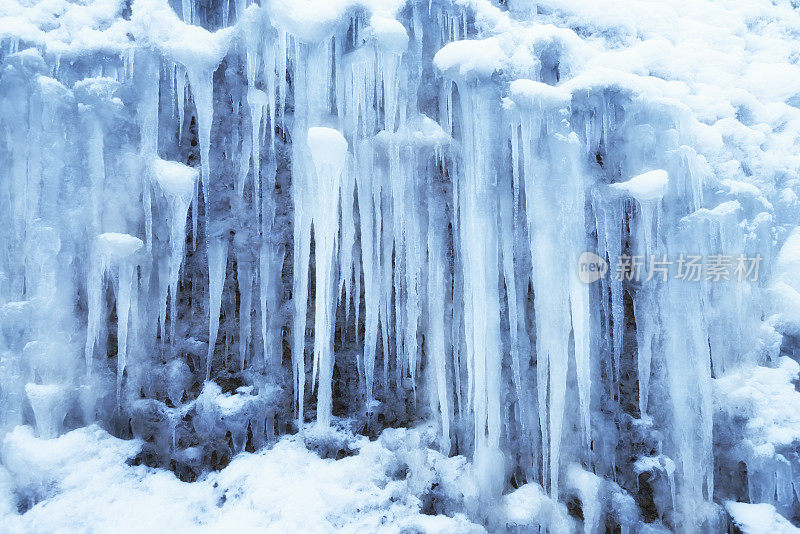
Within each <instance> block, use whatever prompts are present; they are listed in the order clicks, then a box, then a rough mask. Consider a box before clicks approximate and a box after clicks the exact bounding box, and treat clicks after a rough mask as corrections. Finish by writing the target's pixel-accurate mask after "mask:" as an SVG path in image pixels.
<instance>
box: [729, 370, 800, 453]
mask: <svg viewBox="0 0 800 534" xmlns="http://www.w3.org/2000/svg"><path fill="white" fill-rule="evenodd" d="M798 373H800V364H798V363H797V362H795V361H794V360H792V359H790V358H788V357H785V356H784V357H782V358H781V359H780V360H779V362H778V366H777V367H775V368H769V367H756V368H753V369H746V370H741V371H738V372H732V373H730V374H728V375H727V376H725V377H723V378H719V379H717V380H716V382H715V386H716V388H717V389H718V390H719V393H718V398H719V402H720V404H721V408H722V409H723V410H725V411H726V412H728V413H729V414H731V415H732V416H739V417H743V418H745V419H746V420H747V421H748V423H747V425H746V426H745V433H746V436H747V440H748V442H749V443H748V446H749V447H752V449H753V450H754V451H758V450H763V448H764V446H765V445H767V446H768V449H770V450H774V449H775V448H780V447H782V446H787V445H791V444H792V443H794V442H795V441H798V440H800V415H798V411H797V410H795V409H794V408H792V407H798V406H800V392H798V391H796V388H795V386H794V384H793V382H794V381H795V380H797V378H798Z"/></svg>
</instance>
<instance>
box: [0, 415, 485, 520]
mask: <svg viewBox="0 0 800 534" xmlns="http://www.w3.org/2000/svg"><path fill="white" fill-rule="evenodd" d="M139 447H141V443H140V442H137V441H135V440H134V441H126V440H120V439H117V438H114V437H112V436H110V435H109V434H107V433H106V432H104V431H102V430H101V429H99V428H98V427H96V426H90V427H86V428H82V429H78V430H74V431H72V432H69V433H67V434H64V435H62V436H61V437H59V438H57V439H55V440H41V439H39V438H36V437H34V436H33V434H32V433H31V431H30V429H29V428H27V427H19V428H17V429H16V430H15V431H14V432H12V433H10V434H8V435H7V436H6V438H5V440H4V441H3V446H2V451H3V459H4V463H5V465H6V468H7V469H8V473H9V476H10V478H11V480H12V481H13V482H14V483H15V484H16V485H17V487H18V488H20V491H25V492H27V493H26V494H27V495H29V496H31V497H33V496H37V500H39V499H42V498H43V497H47V499H46V500H42V501H41V502H38V503H37V504H35V506H33V507H32V508H31V509H30V510H28V511H27V512H26V513H25V514H22V515H18V514H17V513H9V514H5V515H3V516H2V519H3V524H4V529H8V531H9V532H29V531H31V530H46V531H57V530H59V529H60V528H62V527H63V526H64V525H70V529H79V530H89V531H100V530H109V529H111V530H122V531H130V530H138V529H143V528H145V529H155V530H162V529H165V528H166V529H170V530H176V531H186V530H192V531H196V532H218V531H220V529H225V530H229V529H234V530H248V531H249V530H255V529H258V530H260V531H264V532H286V531H287V530H306V529H311V530H313V531H314V532H334V531H342V530H347V531H356V530H365V531H373V532H374V531H379V530H380V531H386V532H400V531H402V530H403V529H414V528H417V529H422V530H424V531H425V532H458V533H475V532H485V530H484V529H483V528H481V527H480V526H478V525H475V524H474V523H470V522H469V521H468V520H467V519H466V518H465V517H464V516H463V515H460V514H456V515H455V516H454V517H446V516H437V517H435V518H432V517H430V516H425V515H423V514H421V513H420V500H419V498H418V497H416V496H415V494H414V492H415V490H413V489H411V488H412V487H413V483H414V480H415V478H416V477H417V476H424V473H425V469H427V468H429V467H428V466H427V462H425V463H423V464H421V465H419V466H418V467H411V468H410V469H411V471H410V473H409V478H407V479H405V480H404V479H393V478H392V477H391V469H392V465H393V463H395V462H398V461H400V462H402V461H403V458H404V456H405V455H406V454H408V453H407V452H405V451H404V450H403V449H402V448H400V449H394V450H393V449H389V448H386V445H384V444H382V443H381V442H372V443H369V442H367V443H362V444H360V445H359V451H358V454H356V455H355V456H351V457H349V458H345V459H343V460H339V461H334V460H330V459H328V460H326V459H321V458H320V457H318V456H317V455H315V454H314V453H313V452H310V451H309V450H308V449H307V448H306V446H305V445H304V444H303V442H302V440H300V439H298V438H297V437H287V438H284V439H282V440H280V441H279V442H278V443H276V444H275V445H274V446H272V447H270V448H269V449H264V450H262V451H260V452H258V453H256V454H250V453H244V454H241V455H239V456H237V457H235V458H234V459H233V460H232V461H231V463H230V464H229V465H228V466H227V467H226V468H225V469H223V470H221V471H219V472H215V473H211V474H209V475H208V476H206V477H204V478H203V479H201V480H199V481H197V482H195V483H185V482H181V481H179V480H178V479H177V478H175V477H174V476H173V475H172V474H171V473H168V472H164V471H157V470H153V469H150V468H147V467H145V466H132V465H128V464H127V463H126V460H127V459H128V458H131V457H133V456H134V455H135V454H136V453H137V451H138V449H139ZM408 452H411V451H408ZM410 458H411V457H409V459H410ZM417 469H419V471H417ZM0 476H2V472H0ZM0 481H2V479H0ZM2 489H4V487H3V486H2V485H0V490H2ZM2 495H3V494H2V493H0V496H2Z"/></svg>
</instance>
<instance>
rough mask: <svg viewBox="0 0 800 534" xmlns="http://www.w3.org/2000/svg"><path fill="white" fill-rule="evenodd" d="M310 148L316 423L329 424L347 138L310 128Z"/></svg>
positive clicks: (328, 129) (336, 132) (317, 128)
mask: <svg viewBox="0 0 800 534" xmlns="http://www.w3.org/2000/svg"><path fill="white" fill-rule="evenodd" d="M308 148H309V150H310V152H311V159H312V160H313V162H314V171H315V178H314V179H313V180H312V181H311V183H310V184H309V185H310V186H311V191H310V192H309V197H308V200H309V205H308V206H306V208H307V209H309V210H310V212H311V220H312V224H313V228H314V256H315V260H316V265H315V278H316V280H315V281H316V294H315V308H314V369H315V370H318V373H319V382H318V385H317V388H318V389H317V424H319V425H320V426H328V425H329V424H330V417H331V408H332V405H333V404H332V402H333V399H332V383H331V381H332V379H333V361H334V358H333V329H334V319H335V306H336V301H337V299H336V295H335V291H334V287H335V285H334V274H335V271H334V259H335V257H336V256H335V254H336V244H337V243H336V240H337V235H338V233H339V194H340V193H339V192H340V187H341V182H342V176H343V174H344V172H345V167H346V165H347V141H346V140H345V138H344V136H342V134H341V133H339V132H338V131H337V130H334V129H331V128H324V127H314V128H310V129H309V130H308Z"/></svg>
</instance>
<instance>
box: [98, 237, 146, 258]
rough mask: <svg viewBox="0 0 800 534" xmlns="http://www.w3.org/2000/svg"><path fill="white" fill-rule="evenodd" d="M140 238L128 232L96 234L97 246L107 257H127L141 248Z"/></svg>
mask: <svg viewBox="0 0 800 534" xmlns="http://www.w3.org/2000/svg"><path fill="white" fill-rule="evenodd" d="M142 245H143V243H142V240H141V239H139V238H138V237H134V236H132V235H129V234H120V233H116V232H107V233H105V234H100V235H99V236H97V247H98V250H99V251H100V253H101V254H102V255H103V256H105V257H106V258H108V259H122V258H127V257H128V256H131V255H133V254H135V253H136V252H138V251H139V250H140V249H141V248H142Z"/></svg>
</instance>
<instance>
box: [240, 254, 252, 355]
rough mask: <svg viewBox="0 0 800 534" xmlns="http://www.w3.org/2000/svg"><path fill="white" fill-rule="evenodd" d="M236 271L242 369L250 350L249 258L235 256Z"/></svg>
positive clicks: (250, 284)
mask: <svg viewBox="0 0 800 534" xmlns="http://www.w3.org/2000/svg"><path fill="white" fill-rule="evenodd" d="M236 273H237V276H236V279H237V281H238V283H239V369H240V370H241V371H244V366H245V362H246V360H247V355H248V354H249V352H250V332H251V319H250V313H251V309H252V301H253V266H252V265H251V264H250V262H249V260H244V259H238V258H237V262H236Z"/></svg>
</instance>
